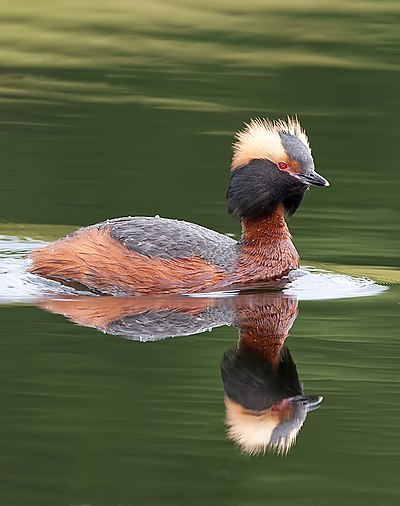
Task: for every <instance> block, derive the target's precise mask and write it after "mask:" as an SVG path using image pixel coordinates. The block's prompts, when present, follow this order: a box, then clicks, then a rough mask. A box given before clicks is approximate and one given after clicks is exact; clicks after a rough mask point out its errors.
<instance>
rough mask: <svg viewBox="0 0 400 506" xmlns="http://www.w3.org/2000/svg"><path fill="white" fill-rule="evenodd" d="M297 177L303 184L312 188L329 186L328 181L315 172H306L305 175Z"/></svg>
mask: <svg viewBox="0 0 400 506" xmlns="http://www.w3.org/2000/svg"><path fill="white" fill-rule="evenodd" d="M298 177H299V179H300V181H302V182H303V183H305V184H311V185H313V186H330V185H329V181H328V180H327V179H325V178H324V177H322V176H320V175H319V174H318V172H315V170H312V171H310V172H307V173H306V174H299V175H298Z"/></svg>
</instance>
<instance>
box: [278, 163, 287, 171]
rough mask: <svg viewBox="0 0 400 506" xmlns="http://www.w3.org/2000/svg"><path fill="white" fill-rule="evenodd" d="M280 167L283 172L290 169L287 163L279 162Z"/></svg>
mask: <svg viewBox="0 0 400 506" xmlns="http://www.w3.org/2000/svg"><path fill="white" fill-rule="evenodd" d="M278 167H279V168H280V169H281V170H286V169H287V168H288V166H287V165H286V163H285V162H279V163H278Z"/></svg>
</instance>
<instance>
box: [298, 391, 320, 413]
mask: <svg viewBox="0 0 400 506" xmlns="http://www.w3.org/2000/svg"><path fill="white" fill-rule="evenodd" d="M323 399H324V398H323V397H322V395H297V396H296V397H293V398H292V399H291V400H290V402H292V403H296V404H301V405H302V406H304V407H305V408H306V410H307V412H308V411H313V410H314V409H317V408H319V406H320V404H321V402H322V401H323Z"/></svg>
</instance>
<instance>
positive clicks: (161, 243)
mask: <svg viewBox="0 0 400 506" xmlns="http://www.w3.org/2000/svg"><path fill="white" fill-rule="evenodd" d="M95 226H97V227H107V228H108V229H109V232H110V234H111V236H112V237H113V238H114V239H116V240H118V241H120V242H121V243H122V244H124V246H126V247H127V248H128V249H130V250H133V251H136V252H137V253H140V254H142V255H146V256H149V257H150V256H155V257H159V258H166V259H173V258H187V257H200V258H203V259H204V260H205V261H206V262H208V263H211V264H214V265H218V266H219V267H222V268H227V267H228V266H229V265H232V263H233V262H234V260H235V258H236V247H237V241H235V240H234V239H232V238H231V237H227V236H226V235H223V234H220V233H218V232H214V231H213V230H210V229H208V228H205V227H201V226H200V225H196V224H194V223H188V222H186V221H179V220H171V219H168V218H158V217H156V218H148V217H127V218H117V219H114V220H108V221H105V222H103V223H100V224H98V225H95Z"/></svg>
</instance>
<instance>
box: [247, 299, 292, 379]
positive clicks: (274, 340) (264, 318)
mask: <svg viewBox="0 0 400 506" xmlns="http://www.w3.org/2000/svg"><path fill="white" fill-rule="evenodd" d="M278 293H279V295H278ZM278 293H277V294H276V295H275V294H271V295H270V296H269V298H268V301H265V303H263V304H262V305H260V306H257V307H254V308H246V307H244V308H238V310H237V326H238V328H239V343H238V348H239V349H240V350H245V349H249V350H254V351H255V352H256V353H258V354H259V355H262V356H263V357H264V358H265V360H267V361H268V362H270V363H271V365H272V367H273V369H276V368H277V367H278V365H279V359H280V352H281V349H282V346H283V345H284V342H285V339H286V337H287V336H288V333H289V330H290V329H291V327H292V325H293V323H294V322H295V320H296V317H297V313H298V303H297V300H296V299H291V298H286V297H282V296H281V293H280V292H278Z"/></svg>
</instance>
